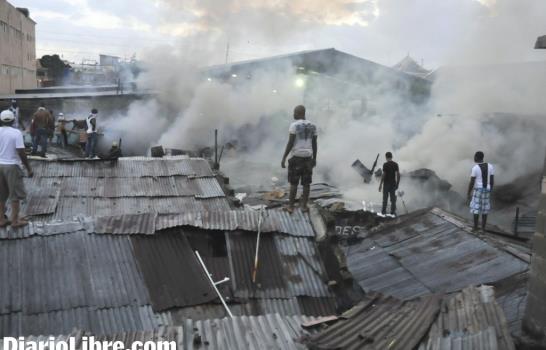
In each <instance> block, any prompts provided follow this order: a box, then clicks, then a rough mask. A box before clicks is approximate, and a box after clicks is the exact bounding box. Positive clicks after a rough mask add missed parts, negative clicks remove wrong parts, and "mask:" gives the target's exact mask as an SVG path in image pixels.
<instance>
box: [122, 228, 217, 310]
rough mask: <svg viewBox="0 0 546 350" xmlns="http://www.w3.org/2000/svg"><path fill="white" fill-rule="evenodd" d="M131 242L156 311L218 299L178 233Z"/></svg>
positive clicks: (191, 252) (134, 238)
mask: <svg viewBox="0 0 546 350" xmlns="http://www.w3.org/2000/svg"><path fill="white" fill-rule="evenodd" d="M131 240H132V242H133V245H134V252H135V258H136V260H137V261H138V265H139V267H140V270H141V271H142V274H143V276H144V281H145V282H146V287H147V288H148V290H149V291H150V297H151V304H152V305H153V307H154V310H155V311H161V310H165V309H169V308H173V307H183V306H188V305H197V304H203V303H207V302H211V301H213V300H215V299H217V298H218V297H217V295H216V294H215V292H214V291H213V289H212V287H211V285H210V282H209V281H208V279H207V277H206V275H205V273H204V271H203V268H202V267H201V265H199V263H198V261H197V258H196V256H195V254H194V252H193V251H192V249H191V247H190V244H189V242H188V240H187V238H186V237H185V236H184V235H183V234H182V233H181V232H168V233H162V234H159V235H154V236H152V237H146V236H131Z"/></svg>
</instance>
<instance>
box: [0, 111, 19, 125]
mask: <svg viewBox="0 0 546 350" xmlns="http://www.w3.org/2000/svg"><path fill="white" fill-rule="evenodd" d="M0 120H1V121H3V122H8V123H9V122H12V121H14V120H15V115H14V114H13V112H12V111H10V110H8V109H6V110H5V111H2V113H0Z"/></svg>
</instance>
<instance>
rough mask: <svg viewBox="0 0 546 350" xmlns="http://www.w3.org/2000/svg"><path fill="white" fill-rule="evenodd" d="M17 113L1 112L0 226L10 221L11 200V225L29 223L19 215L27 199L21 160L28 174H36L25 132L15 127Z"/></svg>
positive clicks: (16, 225)
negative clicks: (8, 206) (32, 167)
mask: <svg viewBox="0 0 546 350" xmlns="http://www.w3.org/2000/svg"><path fill="white" fill-rule="evenodd" d="M14 122H15V115H14V114H13V112H12V111H10V110H5V111H3V112H2V113H0V227H5V226H7V225H8V224H10V222H9V221H8V220H6V219H5V217H4V214H5V212H6V202H7V201H8V199H9V200H10V201H11V226H12V227H14V228H16V227H22V226H25V225H27V224H28V222H27V221H25V220H23V219H21V218H20V217H19V212H20V208H21V201H22V200H24V199H25V197H26V192H25V184H24V183H23V172H22V170H21V167H20V164H21V162H22V163H23V164H24V166H25V168H26V169H27V171H28V176H29V177H32V176H33V175H34V174H33V172H32V169H31V167H30V164H29V162H28V159H27V155H26V154H25V144H24V142H23V134H22V133H21V131H20V130H18V129H15V128H14V127H13V123H14Z"/></svg>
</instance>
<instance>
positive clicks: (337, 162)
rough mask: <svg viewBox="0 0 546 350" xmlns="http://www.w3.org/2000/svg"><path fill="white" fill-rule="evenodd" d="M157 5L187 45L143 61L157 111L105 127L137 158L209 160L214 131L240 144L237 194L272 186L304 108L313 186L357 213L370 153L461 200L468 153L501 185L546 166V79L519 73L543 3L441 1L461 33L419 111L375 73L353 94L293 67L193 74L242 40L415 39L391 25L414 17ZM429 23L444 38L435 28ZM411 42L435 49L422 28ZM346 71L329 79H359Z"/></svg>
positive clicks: (302, 8) (297, 5) (540, 70)
mask: <svg viewBox="0 0 546 350" xmlns="http://www.w3.org/2000/svg"><path fill="white" fill-rule="evenodd" d="M163 1H164V2H166V3H168V4H169V5H170V6H171V8H172V9H173V11H172V13H170V14H169V15H168V16H169V18H170V19H172V17H174V16H176V15H177V14H179V15H180V14H184V16H188V17H189V18H190V21H191V22H192V23H194V24H196V28H197V31H196V33H193V34H192V35H190V36H188V38H186V40H184V41H183V42H182V43H181V44H180V46H179V47H178V48H173V47H163V48H155V49H154V50H151V51H150V54H149V55H148V57H147V60H146V61H147V62H148V65H149V66H148V69H147V73H146V74H144V75H143V76H142V77H141V78H139V86H140V87H144V88H146V89H150V90H151V91H153V92H154V93H155V94H156V98H154V99H151V100H147V101H139V102H136V103H135V104H134V105H133V106H131V108H130V110H129V112H128V113H127V115H124V116H121V117H120V118H118V120H116V121H115V122H114V123H113V124H112V127H113V128H115V129H117V130H120V131H121V132H123V133H125V134H126V136H127V137H125V138H124V140H127V139H128V138H129V139H134V140H135V147H136V146H137V144H138V145H139V147H140V149H139V151H141V150H142V149H146V148H148V147H149V146H150V145H154V144H162V145H164V146H166V147H173V148H185V149H195V148H199V147H203V146H210V145H211V144H212V135H213V130H214V129H219V130H220V133H221V137H222V140H221V141H222V143H226V142H230V143H232V144H233V143H234V142H235V143H236V144H238V150H237V153H235V154H233V153H230V152H229V151H226V155H225V162H224V164H223V167H224V170H225V171H226V172H227V174H228V175H230V176H232V178H233V179H234V180H235V181H239V182H240V183H246V184H248V183H256V184H264V185H268V184H270V179H271V177H273V176H277V177H284V176H285V173H284V170H282V169H280V160H281V157H282V153H283V150H284V146H285V144H286V141H287V138H288V132H287V131H288V126H289V123H290V122H291V120H292V118H291V113H292V109H293V107H294V106H295V105H297V104H300V103H305V105H306V107H307V108H308V119H310V120H312V121H313V122H314V123H316V124H317V126H318V129H319V158H318V165H317V169H316V176H315V181H322V180H323V181H328V182H330V183H331V184H334V185H337V186H339V187H340V188H341V189H342V190H343V192H344V193H345V195H346V196H347V197H348V198H352V199H355V200H359V201H360V200H368V201H370V200H372V201H376V202H378V201H379V199H380V196H379V193H378V192H377V184H376V185H364V184H363V183H362V179H361V178H360V177H359V175H358V174H356V172H354V170H353V169H351V167H350V165H351V163H352V162H353V161H354V160H355V159H356V158H359V159H361V160H362V161H363V162H364V163H365V164H366V165H368V166H371V163H372V161H373V160H374V159H375V156H376V155H377V154H378V153H380V154H381V158H380V162H382V161H383V160H384V158H383V154H384V153H385V152H386V151H393V152H394V154H395V159H396V160H398V161H399V163H400V165H401V169H402V171H403V172H404V171H407V170H414V169H417V168H430V169H433V170H434V171H436V173H437V174H438V175H439V176H440V177H442V178H445V179H446V180H448V181H449V182H451V183H452V184H453V185H454V189H455V190H457V191H458V192H459V193H461V194H464V192H465V185H466V183H467V182H468V179H469V173H470V168H471V166H472V164H473V159H472V158H473V154H474V152H475V151H477V150H482V151H484V152H485V154H486V160H487V161H490V162H492V163H493V164H495V166H496V168H497V178H498V181H499V183H505V182H509V181H512V180H514V179H515V178H517V177H518V176H521V175H524V174H527V173H530V172H532V171H534V170H536V169H538V168H540V167H541V166H542V161H543V159H544V153H543V152H544V149H545V147H546V143H545V138H544V137H543V135H544V132H545V131H546V118H544V112H543V111H545V110H546V101H545V100H544V98H543V97H542V94H543V93H542V91H543V89H544V86H546V81H545V79H546V74H545V73H546V65H545V64H543V63H536V62H535V63H532V62H528V60H529V59H530V58H536V57H537V53H536V52H534V51H533V50H532V46H533V44H534V40H535V39H536V36H538V35H540V34H543V33H542V32H541V30H543V28H542V23H543V21H537V16H540V14H544V13H546V3H544V2H539V1H532V0H522V1H518V2H515V1H510V0H498V1H496V2H487V5H488V6H485V5H482V4H480V3H478V2H476V1H474V0H466V1H463V2H461V1H451V0H449V1H446V4H448V5H446V6H453V7H455V6H459V5H457V4H461V3H462V5H460V10H459V11H457V12H456V13H455V15H456V16H457V17H456V18H457V23H451V22H448V23H447V26H454V25H456V26H457V27H456V28H453V30H451V31H449V35H448V36H446V39H450V40H451V41H450V42H449V45H447V47H446V45H444V46H439V47H438V48H437V50H442V54H441V55H439V56H442V57H444V61H445V62H446V63H447V64H448V65H447V66H446V67H441V68H439V69H438V70H437V71H436V72H435V73H434V74H433V75H434V77H435V81H434V83H433V84H432V88H431V97H430V99H429V101H428V103H426V104H415V103H414V102H413V101H411V99H409V98H408V94H406V92H407V91H405V90H404V89H402V91H400V89H398V90H396V89H395V88H394V87H393V82H392V79H391V78H389V76H388V75H383V74H382V73H377V74H376V75H375V76H372V77H370V78H369V81H368V82H367V83H366V84H361V85H359V84H348V83H345V82H343V81H340V80H339V79H336V78H335V77H332V76H314V75H306V76H302V75H301V74H299V72H298V70H297V67H290V66H279V67H268V68H267V69H264V70H261V71H256V72H253V75H252V78H251V79H248V78H247V77H244V76H238V77H233V78H232V79H228V80H223V79H215V78H211V77H209V76H208V75H207V73H206V72H205V71H203V70H200V68H201V67H203V66H204V65H208V64H211V63H213V61H214V60H216V62H218V58H219V57H222V56H223V54H224V51H223V47H224V45H225V42H226V41H227V39H228V38H229V40H234V41H241V40H245V35H246V33H249V32H252V34H251V35H252V36H253V37H254V36H255V35H260V36H262V38H264V39H265V40H268V42H269V43H270V44H271V45H272V46H275V45H278V44H279V42H283V40H285V39H286V40H289V41H290V40H294V38H295V37H301V35H302V34H304V33H306V32H308V31H311V32H312V31H313V30H314V29H316V28H318V27H320V26H325V25H332V24H335V25H348V24H353V25H361V26H362V25H368V26H369V28H370V31H372V32H373V30H374V26H377V28H380V29H382V30H384V32H385V33H388V34H389V35H390V38H391V39H392V41H393V42H397V40H400V38H404V37H405V36H406V35H407V34H406V32H407V31H408V30H411V28H410V29H408V28H407V27H403V26H401V25H400V23H406V19H405V18H404V17H405V16H406V14H409V15H410V18H412V16H413V15H412V14H413V13H415V12H416V11H417V10H416V9H413V10H411V9H408V11H407V12H404V11H401V10H400V9H399V7H398V5H397V4H400V2H399V1H392V0H383V1H364V2H360V1H358V2H357V1H354V2H349V1H318V0H317V1H312V0H300V1H276V2H267V3H266V2H260V1H242V0H239V1H236V0H231V1H213V0H207V1H189V2H178V1H176V2H175V1H167V0H163ZM408 3H409V2H408ZM482 3H486V2H482ZM404 6H406V7H407V6H410V5H409V4H405V5H404ZM404 6H403V7H402V8H404ZM415 6H418V7H419V8H423V9H427V10H428V9H430V8H434V9H438V6H439V5H438V2H436V1H432V0H428V1H427V0H421V1H417V4H416V5H415ZM410 10H411V11H410ZM443 15H445V13H444V14H443ZM542 16H544V15H542ZM542 19H544V18H542ZM397 21H398V22H397ZM431 22H432V23H433V24H434V25H436V26H441V25H442V21H439V20H437V18H434V17H433V16H431ZM450 28H451V27H450ZM444 29H445V28H439V32H441V31H442V30H444ZM375 30H377V29H375ZM416 31H417V32H423V35H424V34H425V32H426V34H427V35H428V34H430V35H434V33H433V32H432V31H430V30H429V31H425V30H423V28H422V27H419V28H416ZM257 33H258V34H257ZM249 35H250V34H249ZM378 38H381V39H382V40H384V39H385V38H384V37H379V36H378ZM421 40H423V41H424V40H427V38H426V37H422V38H421ZM435 42H436V41H435ZM219 43H222V44H221V45H219ZM363 45H365V43H363ZM372 45H374V44H372ZM219 47H220V48H221V49H220V50H219V49H218V48H219ZM511 62H519V63H511ZM345 70H346V71H342V72H340V74H339V75H340V76H355V75H359V74H361V73H362V72H359V71H355V70H354V68H352V67H346V69H345ZM209 78H210V79H209ZM300 79H305V89H302V87H301V86H297V85H298V84H295V82H296V81H298V80H300ZM299 85H301V84H299ZM135 125H139V128H135ZM140 126H143V127H140ZM138 130H142V131H138ZM250 164H258V165H259V166H257V167H251V165H250ZM250 179H252V180H250ZM403 181H405V180H403ZM404 186H406V187H407V188H405V190H406V191H407V192H408V193H409V196H412V197H413V200H412V198H411V197H410V198H407V201H408V202H412V201H413V202H414V203H419V204H418V205H425V202H426V201H423V200H422V197H426V196H427V195H429V194H427V193H419V190H415V189H412V188H410V187H412V185H411V183H410V182H409V181H408V182H406V184H405V185H404V182H403V184H402V188H403V189H404Z"/></svg>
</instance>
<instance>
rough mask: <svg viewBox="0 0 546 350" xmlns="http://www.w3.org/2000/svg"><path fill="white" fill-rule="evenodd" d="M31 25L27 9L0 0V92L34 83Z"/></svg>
mask: <svg viewBox="0 0 546 350" xmlns="http://www.w3.org/2000/svg"><path fill="white" fill-rule="evenodd" d="M35 25H36V22H34V21H33V20H32V19H31V18H30V15H29V11H28V10H27V9H23V8H15V7H14V6H12V5H11V4H10V3H8V2H7V1H6V0H0V94H11V93H14V92H15V89H27V88H35V87H36V37H35V28H34V27H35Z"/></svg>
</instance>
